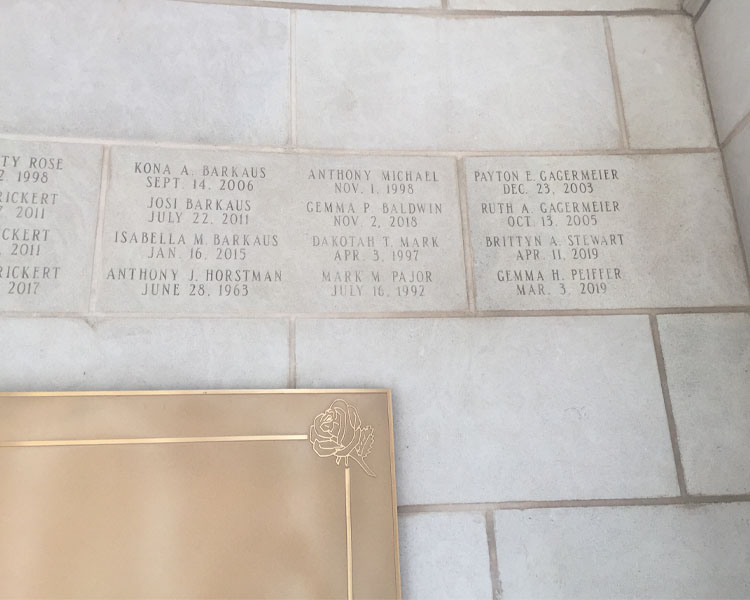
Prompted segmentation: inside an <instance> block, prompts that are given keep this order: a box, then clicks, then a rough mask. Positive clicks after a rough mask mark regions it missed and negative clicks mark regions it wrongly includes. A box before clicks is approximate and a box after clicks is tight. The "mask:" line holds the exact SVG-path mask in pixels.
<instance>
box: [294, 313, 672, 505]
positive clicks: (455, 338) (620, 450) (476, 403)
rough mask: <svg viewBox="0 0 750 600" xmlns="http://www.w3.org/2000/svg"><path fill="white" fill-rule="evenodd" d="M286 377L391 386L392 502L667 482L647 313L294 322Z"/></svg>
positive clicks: (628, 490) (654, 491) (619, 491)
mask: <svg viewBox="0 0 750 600" xmlns="http://www.w3.org/2000/svg"><path fill="white" fill-rule="evenodd" d="M296 343H297V347H296V355H297V386H298V387H301V388H306V387H391V388H393V394H394V396H393V408H394V420H395V425H394V427H395V434H396V456H398V462H397V465H396V469H397V480H398V485H399V496H398V497H399V503H401V504H430V503H446V502H450V503H454V502H487V501H500V500H522V499H523V500H553V499H561V498H575V499H578V498H607V497H615V498H622V497H636V496H662V495H670V494H673V493H675V492H676V491H677V483H676V475H675V467H674V461H673V458H672V449H671V446H670V442H669V432H668V429H667V423H666V416H665V411H664V402H663V400H662V395H661V388H660V384H659V376H658V373H657V369H656V360H655V356H654V349H653V345H652V342H651V333H650V329H649V324H648V319H647V318H646V317H583V318H575V317H574V318H535V319H513V318H508V319H438V320H435V319H372V320H344V319H342V320H331V321H326V320H298V321H297V325H296Z"/></svg>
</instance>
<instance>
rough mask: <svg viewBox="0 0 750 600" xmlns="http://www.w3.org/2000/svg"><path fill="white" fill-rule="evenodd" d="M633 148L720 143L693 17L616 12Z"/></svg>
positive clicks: (620, 66) (619, 64)
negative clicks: (696, 41)
mask: <svg viewBox="0 0 750 600" xmlns="http://www.w3.org/2000/svg"><path fill="white" fill-rule="evenodd" d="M609 22H610V25H611V28H612V41H613V44H614V49H615V56H616V58H617V71H618V74H619V79H620V89H621V91H622V100H623V105H624V109H625V121H626V124H627V130H628V135H629V139H630V146H631V147H632V148H685V147H687V148H705V147H709V146H716V137H715V135H714V126H713V122H712V119H711V109H710V107H709V104H708V96H707V94H706V87H705V85H704V82H703V73H702V71H701V65H700V59H699V57H698V49H697V47H696V44H695V36H694V35H693V24H692V20H691V19H690V18H689V17H687V16H679V15H674V16H658V17H653V16H650V17H611V18H610V20H609Z"/></svg>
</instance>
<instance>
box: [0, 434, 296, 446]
mask: <svg viewBox="0 0 750 600" xmlns="http://www.w3.org/2000/svg"><path fill="white" fill-rule="evenodd" d="M307 439H308V436H307V435H304V434H302V435H227V436H219V437H179V438H178V437H173V438H111V439H110V438H107V439H101V440H35V441H20V442H0V448H34V447H44V446H132V445H139V444H204V443H208V442H285V441H290V440H307Z"/></svg>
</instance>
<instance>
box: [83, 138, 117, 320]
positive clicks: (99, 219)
mask: <svg viewBox="0 0 750 600" xmlns="http://www.w3.org/2000/svg"><path fill="white" fill-rule="evenodd" d="M110 160H111V149H110V148H109V146H104V148H102V172H101V178H100V180H99V202H98V207H97V213H96V225H95V227H96V229H95V231H94V253H93V256H92V259H91V280H90V281H89V301H88V313H89V314H90V313H93V312H95V310H94V309H95V307H96V302H97V299H98V293H99V287H98V285H97V284H98V281H99V278H98V277H97V274H98V273H99V267H100V265H101V261H102V247H103V240H102V236H103V235H104V209H105V206H106V197H107V192H108V188H109V173H110Z"/></svg>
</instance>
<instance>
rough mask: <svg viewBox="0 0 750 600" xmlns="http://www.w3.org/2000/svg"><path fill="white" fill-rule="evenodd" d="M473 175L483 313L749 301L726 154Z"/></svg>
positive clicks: (511, 163) (504, 161) (566, 163)
mask: <svg viewBox="0 0 750 600" xmlns="http://www.w3.org/2000/svg"><path fill="white" fill-rule="evenodd" d="M465 165H466V175H467V186H468V206H469V223H470V228H471V239H472V246H473V253H474V264H475V267H474V271H475V277H476V282H477V307H478V308H479V309H519V310H527V309H562V308H638V307H654V306H719V305H734V304H745V303H747V302H748V287H747V280H746V276H745V270H744V265H743V262H742V252H741V250H740V245H739V242H738V239H737V234H736V227H735V224H734V217H733V214H732V208H731V203H730V202H729V199H728V196H727V193H726V189H725V185H724V173H723V169H722V164H721V155H720V154H719V153H718V152H716V153H711V154H705V153H701V154H674V155H649V156H586V157H572V156H570V157H544V158H541V157H525V158H516V157H482V158H470V159H467V160H466V161H465Z"/></svg>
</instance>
